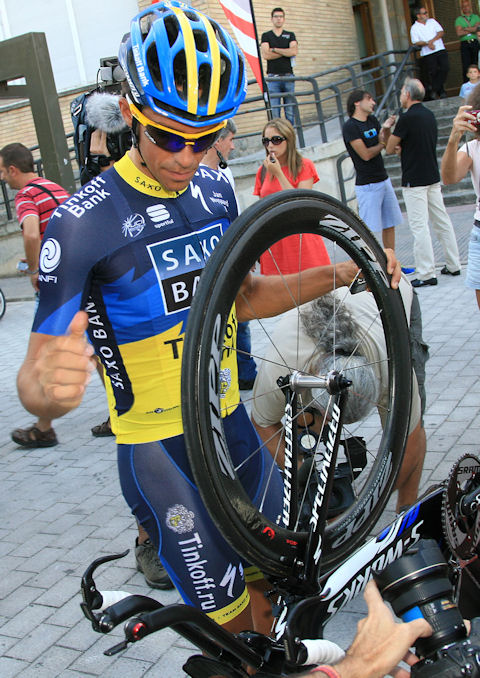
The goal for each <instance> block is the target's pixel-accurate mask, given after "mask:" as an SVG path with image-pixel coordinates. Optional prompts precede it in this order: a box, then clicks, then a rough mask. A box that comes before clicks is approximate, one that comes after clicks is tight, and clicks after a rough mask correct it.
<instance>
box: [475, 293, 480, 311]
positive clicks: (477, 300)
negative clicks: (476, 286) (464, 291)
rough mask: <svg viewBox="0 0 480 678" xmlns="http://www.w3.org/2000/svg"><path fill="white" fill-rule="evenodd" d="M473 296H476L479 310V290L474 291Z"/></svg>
mask: <svg viewBox="0 0 480 678" xmlns="http://www.w3.org/2000/svg"><path fill="white" fill-rule="evenodd" d="M475 294H476V295H477V304H478V308H480V290H475Z"/></svg>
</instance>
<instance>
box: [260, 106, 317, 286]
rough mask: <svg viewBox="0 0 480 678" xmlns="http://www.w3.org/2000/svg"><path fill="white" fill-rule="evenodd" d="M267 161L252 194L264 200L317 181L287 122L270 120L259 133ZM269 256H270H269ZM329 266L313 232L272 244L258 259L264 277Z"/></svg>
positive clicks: (313, 167) (313, 166)
mask: <svg viewBox="0 0 480 678" xmlns="http://www.w3.org/2000/svg"><path fill="white" fill-rule="evenodd" d="M262 144H263V146H264V148H265V153H266V158H265V160H264V161H263V165H262V166H261V167H259V168H258V170H257V175H256V177H255V188H254V189H253V194H254V195H258V197H259V198H264V197H265V196H267V195H271V194H272V193H278V191H286V190H289V189H292V188H313V184H316V183H317V182H318V181H319V178H318V174H317V170H316V168H315V165H314V163H313V162H312V161H311V160H310V159H309V158H304V157H302V155H301V154H300V153H299V152H298V150H297V145H296V140H295V130H294V128H293V126H292V124H291V123H290V122H289V121H288V120H284V119H283V118H273V120H270V121H269V122H268V123H267V124H266V125H265V127H264V128H263V132H262ZM270 253H271V254H270ZM327 264H330V257H329V256H328V252H327V249H326V247H325V244H324V242H323V239H322V237H321V236H319V235H314V234H313V233H303V234H302V237H301V238H300V236H299V235H291V236H288V237H287V238H283V240H280V241H279V242H276V243H274V244H273V245H272V246H271V247H270V249H269V252H265V253H264V254H263V255H262V256H261V258H260V270H261V273H263V275H278V273H279V272H280V273H283V274H287V273H298V272H299V270H302V271H304V270H305V269H307V268H313V267H315V266H325V265H327Z"/></svg>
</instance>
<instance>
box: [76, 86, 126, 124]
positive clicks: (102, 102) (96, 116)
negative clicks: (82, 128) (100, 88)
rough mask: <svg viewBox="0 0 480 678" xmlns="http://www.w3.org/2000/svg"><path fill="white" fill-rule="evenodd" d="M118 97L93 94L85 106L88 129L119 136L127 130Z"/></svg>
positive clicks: (100, 93) (104, 93)
mask: <svg viewBox="0 0 480 678" xmlns="http://www.w3.org/2000/svg"><path fill="white" fill-rule="evenodd" d="M119 99H120V97H119V96H118V95H117V94H108V93H107V92H94V93H93V94H92V95H91V96H90V97H88V99H87V103H86V104H85V118H86V121H87V123H88V125H89V126H90V127H94V128H95V129H98V130H100V131H101V132H106V133H107V134H119V133H120V132H124V131H125V130H127V129H128V125H127V124H126V123H125V120H124V119H123V117H122V114H121V112H120V106H119V105H118V102H119Z"/></svg>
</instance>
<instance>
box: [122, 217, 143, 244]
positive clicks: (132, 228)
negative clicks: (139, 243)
mask: <svg viewBox="0 0 480 678" xmlns="http://www.w3.org/2000/svg"><path fill="white" fill-rule="evenodd" d="M144 228H145V219H144V218H143V217H142V215H141V214H131V215H130V216H129V217H127V218H126V219H125V221H124V222H123V224H122V233H123V235H124V236H125V237H127V235H129V236H130V237H131V238H136V237H137V235H140V233H141V232H142V231H143V229H144Z"/></svg>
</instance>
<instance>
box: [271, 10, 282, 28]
mask: <svg viewBox="0 0 480 678" xmlns="http://www.w3.org/2000/svg"><path fill="white" fill-rule="evenodd" d="M272 23H273V25H274V26H275V28H281V27H282V26H283V24H284V23H285V14H284V13H283V12H275V14H274V15H273V16H272Z"/></svg>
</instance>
